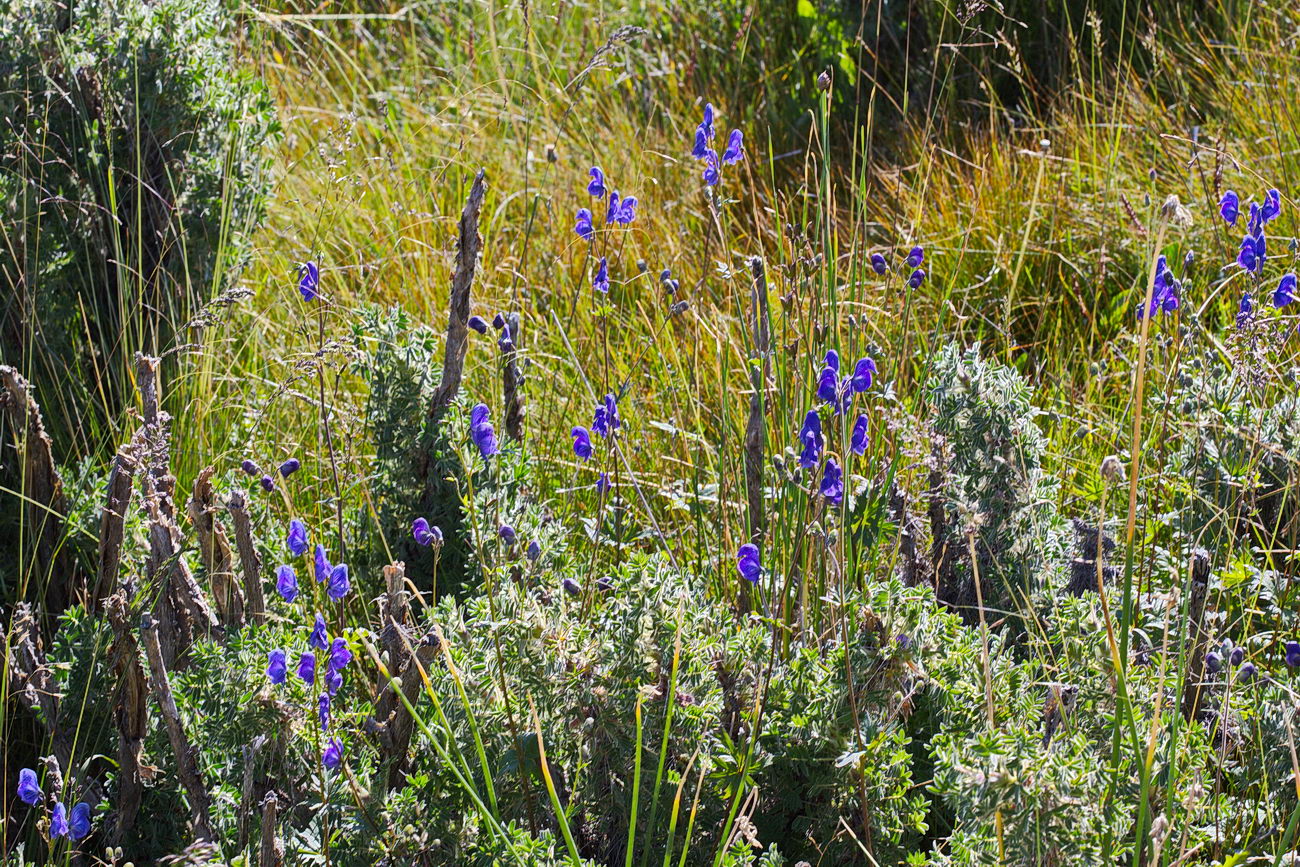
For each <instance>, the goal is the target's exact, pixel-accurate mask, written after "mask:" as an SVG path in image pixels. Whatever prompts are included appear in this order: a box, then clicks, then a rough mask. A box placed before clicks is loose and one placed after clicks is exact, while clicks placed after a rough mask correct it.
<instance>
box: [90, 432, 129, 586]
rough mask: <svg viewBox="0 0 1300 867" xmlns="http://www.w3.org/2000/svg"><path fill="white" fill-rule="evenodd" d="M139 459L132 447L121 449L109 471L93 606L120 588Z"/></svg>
mask: <svg viewBox="0 0 1300 867" xmlns="http://www.w3.org/2000/svg"><path fill="white" fill-rule="evenodd" d="M135 469H136V459H135V456H134V454H133V453H132V450H131V448H130V447H129V446H123V447H122V448H120V449H118V452H117V455H116V456H114V458H113V467H112V469H110V470H109V472H108V492H107V494H106V496H105V498H104V511H103V512H101V513H100V516H99V559H98V560H97V563H98V567H97V571H96V573H95V586H94V588H93V590H92V591H91V600H90V601H91V607H92V608H98V607H99V605H100V603H101V602H102V601H103V599H104V597H106V596H108V595H110V594H112V593H115V592H116V591H117V573H118V568H119V567H120V566H121V562H122V537H123V533H124V532H125V530H126V510H127V509H128V508H130V505H131V483H132V481H133V480H134V478H135Z"/></svg>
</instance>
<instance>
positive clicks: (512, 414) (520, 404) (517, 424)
mask: <svg viewBox="0 0 1300 867" xmlns="http://www.w3.org/2000/svg"><path fill="white" fill-rule="evenodd" d="M506 326H507V327H508V328H509V329H510V348H509V349H507V350H506V351H505V353H504V354H503V356H502V365H501V391H502V392H503V394H504V396H505V405H506V435H507V436H509V437H510V438H511V439H514V440H522V439H523V438H524V392H523V386H524V374H523V371H521V370H520V368H519V346H520V345H521V344H520V340H521V338H522V335H521V333H520V332H521V330H522V328H521V326H520V323H519V314H518V313H511V314H510V315H509V316H507V317H506Z"/></svg>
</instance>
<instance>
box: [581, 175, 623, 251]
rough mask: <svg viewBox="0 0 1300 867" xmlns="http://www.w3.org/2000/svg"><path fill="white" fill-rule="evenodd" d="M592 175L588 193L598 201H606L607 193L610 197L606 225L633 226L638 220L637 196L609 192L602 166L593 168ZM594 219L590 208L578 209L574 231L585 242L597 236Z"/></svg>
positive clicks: (613, 191) (614, 191) (606, 211)
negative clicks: (633, 222) (634, 221)
mask: <svg viewBox="0 0 1300 867" xmlns="http://www.w3.org/2000/svg"><path fill="white" fill-rule="evenodd" d="M590 175H591V182H590V183H588V184H587V192H588V193H589V194H590V195H592V196H595V197H596V198H597V199H604V198H605V196H606V193H608V195H609V203H608V206H607V208H606V210H605V224H606V225H612V224H614V223H617V224H619V225H620V226H628V225H631V223H632V221H633V220H635V219H636V205H637V200H636V196H621V195H620V194H619V192H618V190H612V191H609V190H607V189H606V187H605V173H604V172H603V171H601V169H600V166H592V167H591V172H590ZM593 219H594V218H593V215H592V213H591V209H590V208H579V209H578V219H577V222H576V223H575V224H574V227H573V230H574V231H575V232H577V233H578V236H579V237H580V238H582V239H583V240H584V241H590V240H591V239H592V237H593V236H594V235H595V234H596V227H595V225H594V224H593V222H592V220H593Z"/></svg>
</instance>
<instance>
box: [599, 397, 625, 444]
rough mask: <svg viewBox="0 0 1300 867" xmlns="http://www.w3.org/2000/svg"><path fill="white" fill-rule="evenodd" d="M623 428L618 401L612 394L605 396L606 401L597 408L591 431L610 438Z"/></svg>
mask: <svg viewBox="0 0 1300 867" xmlns="http://www.w3.org/2000/svg"><path fill="white" fill-rule="evenodd" d="M622 426H623V422H622V420H621V419H620V418H619V416H618V401H617V400H616V399H615V398H614V395H612V394H607V395H605V401H604V402H603V403H601V404H598V405H597V406H596V413H595V416H594V417H593V418H592V422H591V429H592V430H593V431H595V432H596V433H598V434H599V435H600V436H602V437H605V438H608V437H609V436H610V435H611V434H613V433H614V431H616V430H618V429H619V428H620V427H622Z"/></svg>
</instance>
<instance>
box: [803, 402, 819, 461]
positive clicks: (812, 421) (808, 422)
mask: <svg viewBox="0 0 1300 867" xmlns="http://www.w3.org/2000/svg"><path fill="white" fill-rule="evenodd" d="M799 442H800V444H801V445H802V446H803V450H802V451H801V452H800V453H799V466H801V467H803V468H805V469H809V470H811V469H812V468H813V467H815V466H817V462H818V461H819V460H821V456H822V418H821V416H819V415H818V414H817V411H816V410H811V409H810V410H808V415H806V416H804V420H803V427H802V428H800V429H799Z"/></svg>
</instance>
